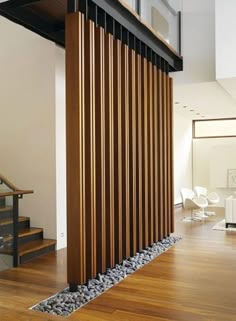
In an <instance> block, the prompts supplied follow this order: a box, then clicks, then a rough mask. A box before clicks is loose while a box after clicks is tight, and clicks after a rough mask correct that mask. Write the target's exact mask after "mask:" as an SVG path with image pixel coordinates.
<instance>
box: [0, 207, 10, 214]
mask: <svg viewBox="0 0 236 321" xmlns="http://www.w3.org/2000/svg"><path fill="white" fill-rule="evenodd" d="M11 210H12V206H4V207H0V214H1V212H6V211H11Z"/></svg>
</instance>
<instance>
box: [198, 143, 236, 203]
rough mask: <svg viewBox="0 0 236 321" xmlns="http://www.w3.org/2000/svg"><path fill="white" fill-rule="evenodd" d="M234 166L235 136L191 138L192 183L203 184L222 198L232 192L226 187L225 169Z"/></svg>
mask: <svg viewBox="0 0 236 321" xmlns="http://www.w3.org/2000/svg"><path fill="white" fill-rule="evenodd" d="M234 168H236V138H201V139H194V140H193V185H194V186H195V185H199V186H205V187H207V188H208V189H209V190H210V191H216V192H218V193H219V195H220V197H221V202H220V206H223V205H224V198H225V197H226V196H229V195H231V194H232V193H233V191H234V190H233V189H229V188H227V169H234Z"/></svg>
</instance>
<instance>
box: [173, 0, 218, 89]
mask: <svg viewBox="0 0 236 321" xmlns="http://www.w3.org/2000/svg"><path fill="white" fill-rule="evenodd" d="M182 55H183V63H184V66H183V72H178V73H176V74H174V75H173V78H174V79H175V83H176V84H178V85H182V84H188V83H199V82H210V81H214V80H215V0H199V1H196V0H183V12H182Z"/></svg>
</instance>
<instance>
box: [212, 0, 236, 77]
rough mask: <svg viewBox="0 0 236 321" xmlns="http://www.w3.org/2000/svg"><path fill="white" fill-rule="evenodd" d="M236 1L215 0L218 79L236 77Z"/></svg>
mask: <svg viewBox="0 0 236 321" xmlns="http://www.w3.org/2000/svg"><path fill="white" fill-rule="evenodd" d="M235 17H236V5H235V0H224V1H222V0H215V30H216V34H215V41H216V78H217V79H220V78H231V77H236V64H235V52H236V40H235V29H236V19H235Z"/></svg>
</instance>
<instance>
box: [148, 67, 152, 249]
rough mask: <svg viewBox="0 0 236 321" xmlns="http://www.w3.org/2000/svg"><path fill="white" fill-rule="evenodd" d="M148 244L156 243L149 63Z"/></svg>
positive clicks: (149, 68) (150, 69) (150, 72)
mask: <svg viewBox="0 0 236 321" xmlns="http://www.w3.org/2000/svg"><path fill="white" fill-rule="evenodd" d="M148 158H149V159H148V165H147V166H148V181H149V182H148V186H149V189H148V199H149V206H148V223H149V224H148V242H149V245H150V244H152V243H153V242H154V229H153V223H154V219H153V213H154V198H153V196H154V195H153V179H154V171H153V65H152V63H151V62H150V61H149V62H148Z"/></svg>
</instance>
